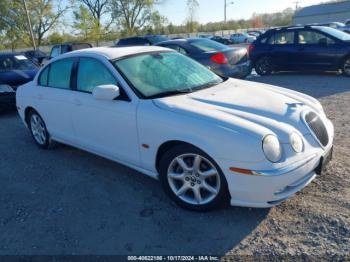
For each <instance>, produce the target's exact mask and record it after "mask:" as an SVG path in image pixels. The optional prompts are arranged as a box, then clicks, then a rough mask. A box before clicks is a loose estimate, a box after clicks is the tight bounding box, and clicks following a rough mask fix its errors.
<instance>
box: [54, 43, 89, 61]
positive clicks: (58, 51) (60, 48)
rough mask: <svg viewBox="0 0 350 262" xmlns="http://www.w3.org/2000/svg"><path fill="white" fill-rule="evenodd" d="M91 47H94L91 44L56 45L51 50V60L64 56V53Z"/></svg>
mask: <svg viewBox="0 0 350 262" xmlns="http://www.w3.org/2000/svg"><path fill="white" fill-rule="evenodd" d="M91 47H92V45H91V44H89V43H64V44H59V45H54V46H53V47H52V49H51V52H50V56H49V59H52V58H55V57H56V56H59V55H62V54H64V53H68V52H72V51H75V50H80V49H85V48H91Z"/></svg>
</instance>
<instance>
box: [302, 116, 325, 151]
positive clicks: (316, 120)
mask: <svg viewBox="0 0 350 262" xmlns="http://www.w3.org/2000/svg"><path fill="white" fill-rule="evenodd" d="M305 122H306V124H307V125H308V126H309V127H310V129H311V131H312V132H313V134H314V135H315V137H316V138H317V140H318V141H319V142H320V144H321V145H322V146H327V145H328V142H329V137H328V133H327V129H326V126H325V125H324V123H323V121H322V119H321V118H320V117H319V116H318V115H317V114H316V113H314V112H309V113H307V114H306V115H305Z"/></svg>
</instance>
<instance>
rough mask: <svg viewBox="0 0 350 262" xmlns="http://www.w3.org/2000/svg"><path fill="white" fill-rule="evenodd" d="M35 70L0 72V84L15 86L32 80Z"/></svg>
mask: <svg viewBox="0 0 350 262" xmlns="http://www.w3.org/2000/svg"><path fill="white" fill-rule="evenodd" d="M37 72H38V70H37V69H33V70H12V71H5V72H0V84H7V85H10V86H12V87H15V88H17V87H18V86H20V85H23V84H25V83H27V82H29V81H32V80H33V79H34V77H35V75H36V73H37Z"/></svg>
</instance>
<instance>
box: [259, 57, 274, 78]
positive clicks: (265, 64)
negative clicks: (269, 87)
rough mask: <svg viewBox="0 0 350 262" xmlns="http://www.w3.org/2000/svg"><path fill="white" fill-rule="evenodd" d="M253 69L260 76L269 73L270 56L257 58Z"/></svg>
mask: <svg viewBox="0 0 350 262" xmlns="http://www.w3.org/2000/svg"><path fill="white" fill-rule="evenodd" d="M255 71H256V72H257V73H258V74H259V75H262V76H264V75H269V74H271V73H272V71H273V65H272V61H271V58H270V57H268V56H264V57H261V58H259V59H258V60H257V61H256V63H255Z"/></svg>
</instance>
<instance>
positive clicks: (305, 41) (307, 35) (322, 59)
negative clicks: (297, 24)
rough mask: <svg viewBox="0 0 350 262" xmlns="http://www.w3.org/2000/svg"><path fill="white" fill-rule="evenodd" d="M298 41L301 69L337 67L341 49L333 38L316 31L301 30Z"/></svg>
mask: <svg viewBox="0 0 350 262" xmlns="http://www.w3.org/2000/svg"><path fill="white" fill-rule="evenodd" d="M297 39H298V53H299V56H298V62H299V64H298V65H299V66H300V67H302V68H307V69H327V68H333V67H334V66H335V65H336V63H337V61H338V57H337V53H338V49H339V48H340V47H339V45H338V44H337V42H336V41H335V40H334V39H333V38H331V37H329V36H327V35H326V34H324V33H322V32H319V31H316V30H312V29H300V30H299V31H298V35H297Z"/></svg>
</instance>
